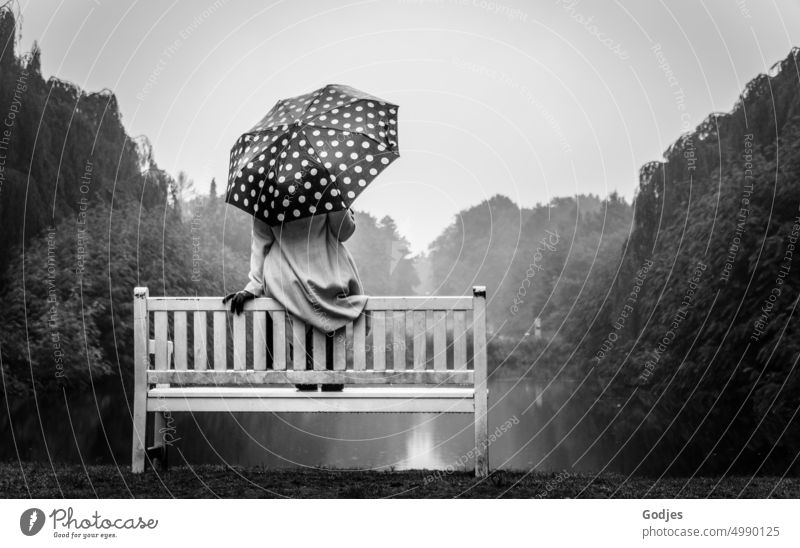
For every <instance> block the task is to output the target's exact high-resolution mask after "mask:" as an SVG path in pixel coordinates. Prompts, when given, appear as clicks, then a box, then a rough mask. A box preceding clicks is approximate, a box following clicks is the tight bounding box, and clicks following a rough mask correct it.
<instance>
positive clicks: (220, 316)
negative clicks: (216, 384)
mask: <svg viewBox="0 0 800 548" xmlns="http://www.w3.org/2000/svg"><path fill="white" fill-rule="evenodd" d="M225 316H226V314H225V312H214V370H215V371H224V370H225V369H227V367H228V364H227V360H228V356H227V349H228V326H227V323H226V322H227V318H226V317H225Z"/></svg>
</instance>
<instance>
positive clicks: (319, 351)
mask: <svg viewBox="0 0 800 548" xmlns="http://www.w3.org/2000/svg"><path fill="white" fill-rule="evenodd" d="M313 333H314V345H313V353H314V370H315V371H324V370H325V357H326V356H325V354H326V352H325V350H326V349H325V342H326V341H325V338H326V335H325V333H323V332H322V331H320V330H319V329H314V331H313Z"/></svg>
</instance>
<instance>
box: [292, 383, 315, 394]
mask: <svg viewBox="0 0 800 548" xmlns="http://www.w3.org/2000/svg"><path fill="white" fill-rule="evenodd" d="M295 387H296V388H297V389H298V390H299V391H300V392H316V391H317V385H316V384H295Z"/></svg>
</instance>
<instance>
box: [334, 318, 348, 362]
mask: <svg viewBox="0 0 800 548" xmlns="http://www.w3.org/2000/svg"><path fill="white" fill-rule="evenodd" d="M346 343H347V328H346V327H340V328H339V329H337V330H336V332H335V333H334V335H333V368H334V369H335V370H337V371H343V370H344V369H345V368H346V367H347V348H346Z"/></svg>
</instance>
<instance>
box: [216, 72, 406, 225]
mask: <svg viewBox="0 0 800 548" xmlns="http://www.w3.org/2000/svg"><path fill="white" fill-rule="evenodd" d="M397 108H398V107H397V105H393V104H391V103H387V102H386V101H383V100H382V99H378V98H377V97H374V96H372V95H369V94H367V93H364V92H363V91H359V90H357V89H355V88H352V87H349V86H343V85H336V84H331V85H327V86H325V87H324V88H321V89H318V90H316V91H313V92H311V93H308V94H305V95H298V96H297V97H291V98H289V99H282V100H280V101H278V102H277V103H276V104H275V106H274V107H272V110H270V111H269V112H268V113H267V115H266V116H265V117H264V119H263V120H261V121H260V122H259V123H258V124H256V125H255V127H253V128H252V129H251V130H250V131H248V132H247V133H245V134H244V135H242V136H241V137H239V139H238V140H237V141H236V144H235V145H234V146H233V149H231V159H230V169H229V174H228V188H227V193H226V196H225V201H226V202H227V203H229V204H232V205H234V206H236V207H238V208H240V209H242V210H244V211H246V212H247V213H249V214H251V215H253V216H254V217H256V218H258V219H262V220H263V221H265V222H266V223H267V224H270V225H277V224H280V223H282V222H286V221H292V220H294V219H300V218H303V217H309V216H311V215H315V214H321V213H329V212H332V211H338V210H342V209H345V208H348V207H350V205H351V204H352V203H353V200H355V199H356V198H357V197H358V195H359V194H361V192H363V191H364V189H365V188H366V187H367V185H369V183H370V182H372V180H373V179H375V177H376V176H377V175H378V174H379V173H380V172H381V171H383V170H384V169H386V167H387V166H388V165H389V164H391V163H392V162H393V161H395V160H396V159H397V158H399V157H400V153H399V151H398V147H397Z"/></svg>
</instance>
